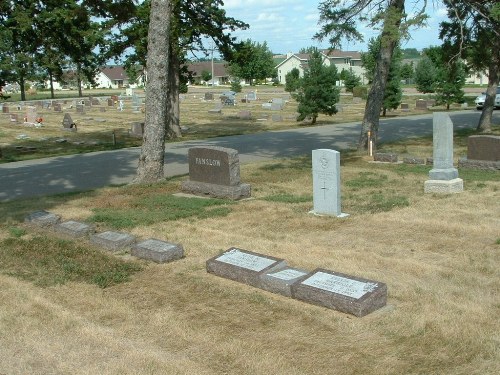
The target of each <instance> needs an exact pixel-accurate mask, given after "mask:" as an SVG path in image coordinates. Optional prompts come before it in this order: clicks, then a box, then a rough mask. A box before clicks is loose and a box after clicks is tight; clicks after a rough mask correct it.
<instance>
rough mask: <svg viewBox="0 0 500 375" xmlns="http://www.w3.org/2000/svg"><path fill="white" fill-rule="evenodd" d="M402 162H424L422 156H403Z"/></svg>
mask: <svg viewBox="0 0 500 375" xmlns="http://www.w3.org/2000/svg"><path fill="white" fill-rule="evenodd" d="M403 163H405V164H425V159H424V158H415V157H405V158H403Z"/></svg>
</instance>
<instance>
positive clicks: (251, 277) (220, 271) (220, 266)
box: [206, 247, 286, 288]
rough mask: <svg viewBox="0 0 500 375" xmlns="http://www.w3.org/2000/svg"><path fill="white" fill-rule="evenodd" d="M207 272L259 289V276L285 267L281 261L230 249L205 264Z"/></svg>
mask: <svg viewBox="0 0 500 375" xmlns="http://www.w3.org/2000/svg"><path fill="white" fill-rule="evenodd" d="M206 267H207V272H209V273H213V274H214V275H217V276H220V277H224V278H226V279H230V280H234V281H238V282H241V283H244V284H248V285H251V286H254V287H256V288H261V285H262V283H261V276H262V275H264V274H267V273H270V272H275V271H279V270H281V269H283V268H285V267H286V261H285V260H283V259H279V258H275V257H271V256H268V255H264V254H259V253H254V252H252V251H248V250H242V249H238V248H235V247H232V248H230V249H228V250H226V251H225V252H224V253H222V254H220V255H217V256H215V257H213V258H211V259H209V260H207V262H206Z"/></svg>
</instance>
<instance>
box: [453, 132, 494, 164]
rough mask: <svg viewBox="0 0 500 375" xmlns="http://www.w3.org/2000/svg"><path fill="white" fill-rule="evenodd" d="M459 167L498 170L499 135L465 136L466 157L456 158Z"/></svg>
mask: <svg viewBox="0 0 500 375" xmlns="http://www.w3.org/2000/svg"><path fill="white" fill-rule="evenodd" d="M458 167H459V168H473V169H484V170H494V171H495V170H496V171H498V170H500V136H499V135H471V136H470V137H468V138H467V157H466V158H460V159H459V160H458Z"/></svg>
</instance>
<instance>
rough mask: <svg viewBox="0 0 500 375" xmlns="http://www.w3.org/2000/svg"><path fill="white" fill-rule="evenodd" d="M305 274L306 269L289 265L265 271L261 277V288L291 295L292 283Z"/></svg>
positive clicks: (287, 295)
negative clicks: (268, 271)
mask: <svg viewBox="0 0 500 375" xmlns="http://www.w3.org/2000/svg"><path fill="white" fill-rule="evenodd" d="M307 274H308V272H307V271H304V270H300V269H297V268H289V267H287V268H284V269H282V270H280V271H273V272H270V273H266V274H264V275H262V277H261V288H262V289H264V290H267V291H268V292H272V293H277V294H281V295H283V296H286V297H291V296H292V284H294V283H295V282H296V281H297V280H298V279H300V278H302V277H304V276H305V275H307Z"/></svg>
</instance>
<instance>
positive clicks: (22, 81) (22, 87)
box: [19, 75, 26, 102]
mask: <svg viewBox="0 0 500 375" xmlns="http://www.w3.org/2000/svg"><path fill="white" fill-rule="evenodd" d="M25 83H26V81H25V80H24V75H21V76H20V77H19V86H20V89H21V101H23V102H24V101H26V90H25V88H24V84H25Z"/></svg>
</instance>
